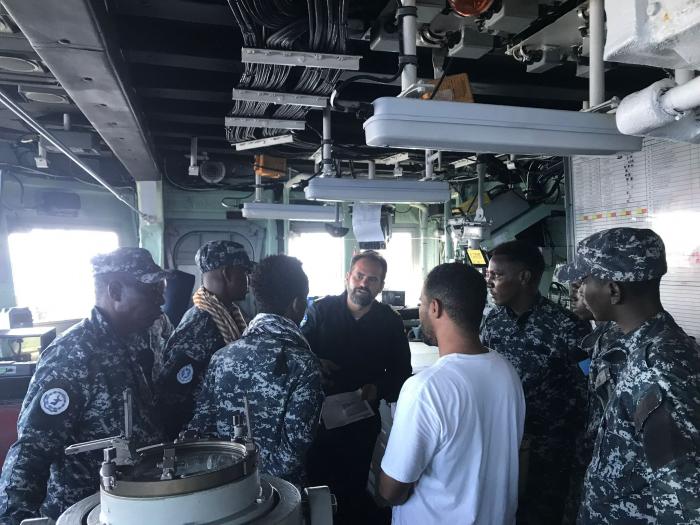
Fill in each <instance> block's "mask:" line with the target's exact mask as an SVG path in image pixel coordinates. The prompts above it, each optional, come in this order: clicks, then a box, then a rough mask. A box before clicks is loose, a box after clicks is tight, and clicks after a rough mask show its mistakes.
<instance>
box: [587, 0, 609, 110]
mask: <svg viewBox="0 0 700 525" xmlns="http://www.w3.org/2000/svg"><path fill="white" fill-rule="evenodd" d="M603 4H604V2H603V0H590V2H589V3H588V21H589V32H588V36H589V39H590V46H589V49H590V52H589V57H588V89H589V92H590V93H589V96H588V98H589V99H590V100H589V102H590V105H591V106H597V105H598V104H602V103H603V102H604V101H605V63H604V61H603V49H604V46H605V9H604V5H603Z"/></svg>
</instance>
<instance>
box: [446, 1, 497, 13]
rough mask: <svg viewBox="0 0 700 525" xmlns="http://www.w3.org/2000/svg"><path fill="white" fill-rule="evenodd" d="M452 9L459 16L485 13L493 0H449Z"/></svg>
mask: <svg viewBox="0 0 700 525" xmlns="http://www.w3.org/2000/svg"><path fill="white" fill-rule="evenodd" d="M449 2H450V7H451V8H452V10H453V11H454V12H455V13H457V14H458V15H461V16H479V15H480V14H483V13H485V12H486V11H487V10H488V8H489V7H491V4H493V0H449Z"/></svg>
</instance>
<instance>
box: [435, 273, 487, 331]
mask: <svg viewBox="0 0 700 525" xmlns="http://www.w3.org/2000/svg"><path fill="white" fill-rule="evenodd" d="M423 292H424V294H425V298H426V299H427V300H429V301H432V300H433V299H437V300H438V301H440V304H442V307H443V308H444V309H445V312H446V313H447V315H448V316H449V318H450V319H452V320H453V321H454V322H455V323H456V324H457V325H458V326H460V327H461V328H463V329H464V330H467V331H470V332H478V331H479V326H480V325H481V318H482V317H483V315H484V307H485V306H486V279H484V276H483V275H481V274H480V273H479V272H478V271H477V270H476V269H474V268H473V267H471V266H467V265H466V264H462V263H456V262H455V263H446V264H441V265H439V266H436V267H435V268H433V269H432V270H431V271H430V273H429V274H428V277H426V278H425V284H424V286H423Z"/></svg>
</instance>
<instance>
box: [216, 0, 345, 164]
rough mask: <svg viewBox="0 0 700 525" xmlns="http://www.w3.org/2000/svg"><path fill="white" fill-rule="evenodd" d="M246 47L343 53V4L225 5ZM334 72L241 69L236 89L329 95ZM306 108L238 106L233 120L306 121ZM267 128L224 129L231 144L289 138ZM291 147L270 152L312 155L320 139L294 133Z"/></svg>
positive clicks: (234, 0)
mask: <svg viewBox="0 0 700 525" xmlns="http://www.w3.org/2000/svg"><path fill="white" fill-rule="evenodd" d="M228 4H229V7H230V8H231V11H232V12H233V16H234V18H235V20H236V23H237V24H238V26H239V27H240V30H241V33H242V35H243V43H244V45H245V46H246V47H251V48H258V49H275V50H290V51H317V52H320V53H337V54H342V53H344V52H345V51H346V41H347V28H346V26H345V20H346V19H347V4H346V0H307V2H306V3H304V2H300V1H298V0H297V1H295V0H228ZM340 74H341V71H340V70H337V69H320V68H303V69H301V68H298V67H297V68H294V67H290V66H280V65H271V64H249V63H246V64H245V68H244V71H243V74H242V75H241V78H240V80H239V83H238V86H237V87H238V88H240V89H252V90H260V91H274V92H283V93H295V94H305V95H316V96H329V95H330V94H331V92H332V91H333V88H334V86H335V85H336V83H337V82H338V80H339V78H340ZM309 109H310V108H309V107H307V106H291V105H290V106H279V105H275V104H267V103H259V102H249V101H236V102H235V104H234V106H233V108H232V110H231V111H230V112H229V116H231V117H249V118H273V119H286V120H304V119H305V118H306V114H307V113H308V112H309ZM288 133H290V131H289V130H284V129H269V128H241V127H236V128H227V129H226V136H227V139H228V140H229V141H230V142H231V143H236V142H244V141H248V140H254V139H259V138H265V137H274V136H278V135H283V134H288ZM291 133H293V134H294V137H295V141H294V143H293V144H291V145H286V146H283V147H278V148H275V149H274V151H270V152H271V153H274V154H275V155H282V156H298V155H302V154H308V153H312V152H313V151H315V150H316V149H317V148H318V145H319V143H318V140H317V139H316V138H315V136H314V135H312V134H309V133H308V132H306V131H301V132H300V131H294V132H291Z"/></svg>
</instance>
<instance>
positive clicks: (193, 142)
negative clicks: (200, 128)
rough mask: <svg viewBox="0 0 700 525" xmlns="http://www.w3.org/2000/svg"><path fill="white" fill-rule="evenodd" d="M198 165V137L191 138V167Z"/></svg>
mask: <svg viewBox="0 0 700 525" xmlns="http://www.w3.org/2000/svg"><path fill="white" fill-rule="evenodd" d="M196 166H197V137H191V138H190V168H194V167H196Z"/></svg>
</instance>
